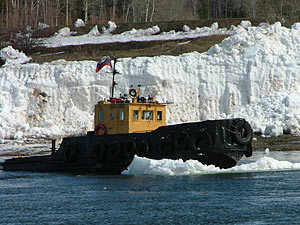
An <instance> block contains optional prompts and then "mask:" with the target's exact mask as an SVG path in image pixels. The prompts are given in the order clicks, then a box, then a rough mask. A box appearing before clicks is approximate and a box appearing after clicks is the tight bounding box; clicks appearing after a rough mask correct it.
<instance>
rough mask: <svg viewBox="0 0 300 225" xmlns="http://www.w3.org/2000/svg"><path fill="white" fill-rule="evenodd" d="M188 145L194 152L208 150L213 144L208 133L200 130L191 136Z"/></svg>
mask: <svg viewBox="0 0 300 225" xmlns="http://www.w3.org/2000/svg"><path fill="white" fill-rule="evenodd" d="M190 144H191V148H192V149H194V150H200V151H203V149H206V150H209V149H210V148H211V146H212V144H213V140H212V136H211V134H210V133H209V132H208V131H206V130H202V131H200V132H197V133H196V134H193V135H192V137H191V142H190Z"/></svg>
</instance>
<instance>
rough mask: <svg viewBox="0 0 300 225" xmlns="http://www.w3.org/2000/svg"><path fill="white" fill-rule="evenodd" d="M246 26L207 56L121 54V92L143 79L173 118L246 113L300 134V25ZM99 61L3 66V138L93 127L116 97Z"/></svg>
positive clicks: (263, 127)
mask: <svg viewBox="0 0 300 225" xmlns="http://www.w3.org/2000/svg"><path fill="white" fill-rule="evenodd" d="M248 25H249V24H248ZM248 25H244V26H246V28H244V27H243V26H238V27H234V28H233V31H232V32H233V34H232V35H231V36H230V37H228V38H226V39H225V40H223V42H222V43H221V44H218V45H215V46H213V47H212V48H211V49H210V50H209V51H208V52H206V53H203V54H200V53H198V52H193V53H188V54H183V55H180V56H156V57H139V58H135V59H130V58H125V59H120V62H118V64H117V66H116V69H117V70H118V71H119V72H120V74H118V75H117V76H116V82H117V83H118V84H119V85H118V86H117V87H116V94H115V95H116V96H118V94H120V93H127V91H128V88H129V86H130V85H134V86H137V85H139V84H141V85H142V94H144V95H145V96H147V95H148V94H150V95H156V98H157V99H158V100H159V101H162V102H173V104H169V105H168V109H167V119H168V121H169V123H180V122H188V121H198V120H206V119H216V118H225V117H244V118H246V119H247V120H248V121H249V122H250V123H251V125H252V126H253V128H254V130H259V131H262V132H263V133H265V134H268V135H275V136H276V135H279V134H280V133H281V132H282V130H283V129H291V130H292V131H294V132H298V133H299V132H300V115H299V112H300V105H299V99H300V54H299V52H300V30H299V29H294V28H293V29H289V28H285V27H282V26H281V24H280V23H276V24H273V25H263V26H260V27H251V26H248ZM210 29H211V28H210ZM214 29H215V28H214ZM191 32H194V31H191ZM69 38H71V37H69ZM82 41H83V42H84V40H82ZM96 64H97V62H95V61H81V62H67V61H64V60H59V61H54V62H52V63H44V64H42V65H38V64H33V63H28V64H24V65H10V66H5V67H2V68H1V69H0V77H1V80H0V92H1V93H0V137H2V138H4V137H18V138H19V137H23V136H37V137H39V136H53V135H54V136H55V135H67V134H76V133H81V132H82V133H83V132H86V131H87V130H90V129H92V127H93V107H94V104H96V103H97V101H98V100H100V99H101V98H108V97H109V96H110V85H111V73H110V67H104V68H103V69H102V70H101V71H100V72H99V73H98V74H97V73H95V67H96Z"/></svg>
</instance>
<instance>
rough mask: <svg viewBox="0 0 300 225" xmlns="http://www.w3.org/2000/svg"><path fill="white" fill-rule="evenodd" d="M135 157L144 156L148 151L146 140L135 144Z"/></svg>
mask: <svg viewBox="0 0 300 225" xmlns="http://www.w3.org/2000/svg"><path fill="white" fill-rule="evenodd" d="M136 151H137V155H138V156H146V155H147V153H148V151H149V145H148V143H147V141H146V140H144V139H143V140H141V141H140V142H138V144H137V150H136Z"/></svg>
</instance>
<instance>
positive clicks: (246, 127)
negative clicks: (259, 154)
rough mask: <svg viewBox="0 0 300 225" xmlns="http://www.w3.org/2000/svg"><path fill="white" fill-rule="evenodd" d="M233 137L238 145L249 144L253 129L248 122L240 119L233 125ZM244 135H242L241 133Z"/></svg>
mask: <svg viewBox="0 0 300 225" xmlns="http://www.w3.org/2000/svg"><path fill="white" fill-rule="evenodd" d="M234 132H235V133H234V138H235V140H236V142H237V143H238V144H239V145H247V144H250V143H251V141H252V138H253V131H252V128H251V126H250V124H249V123H248V122H247V121H245V120H240V121H238V122H237V123H236V124H235V127H234ZM243 132H244V133H246V135H242V133H243Z"/></svg>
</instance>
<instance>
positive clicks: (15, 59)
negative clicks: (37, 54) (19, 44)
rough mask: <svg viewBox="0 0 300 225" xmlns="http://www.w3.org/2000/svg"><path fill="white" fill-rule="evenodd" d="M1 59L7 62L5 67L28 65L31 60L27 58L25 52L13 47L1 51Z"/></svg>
mask: <svg viewBox="0 0 300 225" xmlns="http://www.w3.org/2000/svg"><path fill="white" fill-rule="evenodd" d="M0 58H1V59H2V60H4V61H5V64H4V65H5V66H8V65H17V64H22V63H27V62H29V61H30V59H31V58H29V57H27V56H26V55H25V54H24V53H23V52H19V51H18V50H16V49H13V48H12V47H11V46H8V47H5V48H3V49H1V50H0Z"/></svg>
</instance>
